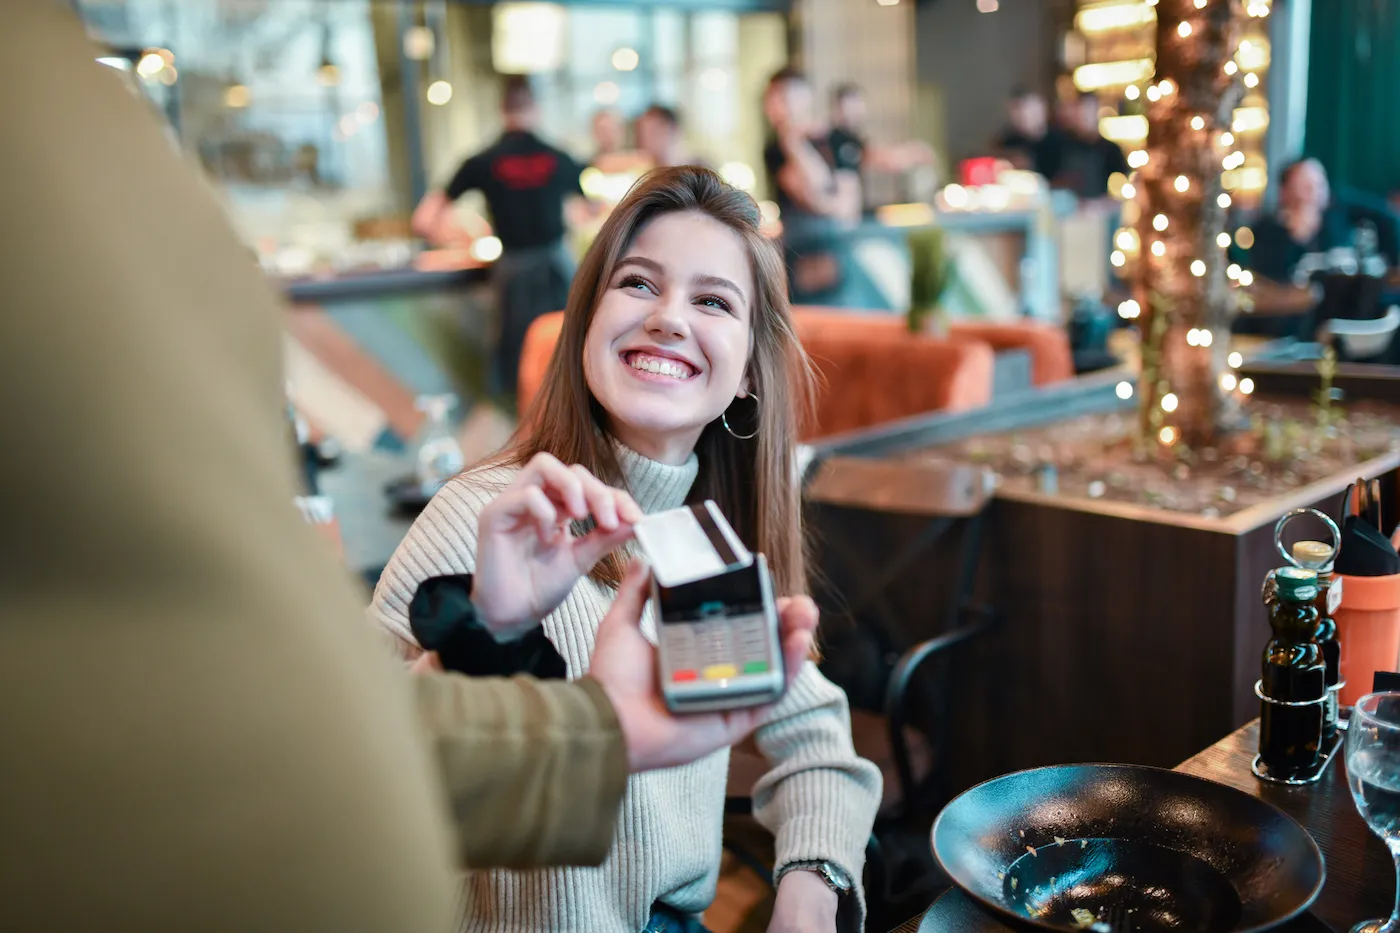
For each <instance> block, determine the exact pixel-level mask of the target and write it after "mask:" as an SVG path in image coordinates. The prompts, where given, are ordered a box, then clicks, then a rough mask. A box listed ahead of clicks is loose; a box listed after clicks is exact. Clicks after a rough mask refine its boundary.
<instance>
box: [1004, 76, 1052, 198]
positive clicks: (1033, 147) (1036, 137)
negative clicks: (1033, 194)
mask: <svg viewBox="0 0 1400 933" xmlns="http://www.w3.org/2000/svg"><path fill="white" fill-rule="evenodd" d="M1006 116H1007V125H1006V128H1005V129H1004V130H1002V131H1001V133H1000V134H998V135H997V138H996V139H995V140H994V141H993V143H992V147H993V150H994V152H995V153H996V154H997V155H999V156H1002V157H1004V158H1005V159H1007V161H1009V162H1010V163H1011V164H1012V165H1014V166H1016V167H1017V168H1018V169H1028V170H1030V171H1032V172H1036V173H1038V174H1040V175H1043V176H1044V177H1045V178H1046V179H1047V180H1048V179H1051V178H1054V177H1055V175H1056V173H1057V172H1058V171H1059V169H1060V161H1061V159H1062V158H1063V157H1064V149H1065V136H1064V133H1062V132H1061V131H1060V130H1059V129H1057V128H1056V127H1053V126H1051V125H1050V122H1049V113H1048V112H1047V108H1046V106H1045V98H1044V97H1042V96H1041V95H1040V94H1039V93H1038V92H1037V91H1034V90H1031V89H1030V88H1017V89H1016V90H1014V91H1012V92H1011V96H1010V97H1009V98H1008V99H1007V102H1006Z"/></svg>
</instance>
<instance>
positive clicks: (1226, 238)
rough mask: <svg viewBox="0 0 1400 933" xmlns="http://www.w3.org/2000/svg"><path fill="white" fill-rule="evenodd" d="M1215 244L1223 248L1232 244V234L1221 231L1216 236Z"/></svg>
mask: <svg viewBox="0 0 1400 933" xmlns="http://www.w3.org/2000/svg"><path fill="white" fill-rule="evenodd" d="M1215 245H1216V246H1218V247H1220V248H1221V249H1225V248H1226V247H1227V246H1229V245H1230V234H1228V233H1225V232H1224V231H1221V233H1220V235H1219V236H1218V237H1216V238H1215Z"/></svg>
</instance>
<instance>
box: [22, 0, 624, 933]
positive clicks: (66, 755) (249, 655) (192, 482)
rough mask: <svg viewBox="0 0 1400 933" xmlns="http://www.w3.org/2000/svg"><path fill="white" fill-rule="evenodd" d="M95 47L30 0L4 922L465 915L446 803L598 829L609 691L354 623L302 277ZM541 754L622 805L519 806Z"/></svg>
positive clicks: (423, 924)
mask: <svg viewBox="0 0 1400 933" xmlns="http://www.w3.org/2000/svg"><path fill="white" fill-rule="evenodd" d="M95 56H96V52H95V51H94V49H93V48H92V46H91V45H89V44H88V42H87V41H86V40H85V39H84V37H83V34H82V27H81V25H80V24H79V23H78V22H77V21H76V20H75V19H74V18H73V16H72V14H71V13H70V12H69V11H68V10H66V9H65V8H64V6H63V5H62V4H59V3H55V2H53V0H9V2H6V3H3V4H0V112H3V113H5V115H6V144H5V145H4V146H3V147H0V197H3V201H4V203H5V211H4V213H3V214H0V229H4V230H5V231H6V233H7V234H8V235H7V236H5V237H4V238H3V241H4V243H5V248H4V249H3V250H0V295H2V296H3V301H0V304H2V305H3V307H4V309H5V310H4V313H3V314H0V399H3V400H4V401H3V404H4V405H5V406H6V410H5V419H4V420H5V430H6V439H5V445H4V448H5V453H4V456H3V457H0V497H2V498H3V509H0V511H3V514H4V515H5V520H4V521H3V522H0V553H3V554H4V555H5V558H4V561H3V562H0V577H3V580H0V592H3V593H4V599H3V607H4V616H5V617H4V620H3V624H0V747H3V748H4V749H5V762H6V764H5V772H6V775H5V788H6V792H5V794H4V795H2V796H0V826H4V827H5V837H6V845H7V846H8V847H10V848H11V849H12V850H13V851H16V852H23V853H24V858H23V861H22V864H19V865H16V866H12V867H11V869H10V870H7V871H6V872H5V873H4V874H3V879H0V929H24V930H30V931H36V930H50V929H54V930H57V929H85V928H92V927H108V928H112V929H140V930H144V931H149V933H163V931H172V933H173V931H179V933H185V931H188V930H192V929H199V930H202V931H246V930H261V931H280V930H298V931H322V930H324V931H335V933H347V931H361V930H363V931H367V933H368V931H382V930H395V931H401V933H415V931H440V930H446V929H448V928H449V927H450V925H451V911H452V904H453V902H454V898H455V896H456V894H457V888H458V885H457V882H456V878H455V874H454V872H453V863H454V861H455V860H454V858H453V851H454V846H453V841H452V837H451V833H450V824H449V821H448V819H447V815H448V812H449V806H450V810H451V812H453V813H455V814H456V815H457V817H458V821H459V823H460V824H461V825H462V827H463V829H464V833H469V832H471V831H472V830H473V828H474V827H476V826H482V825H485V821H486V820H487V819H496V820H500V821H502V822H501V825H500V826H499V827H497V829H496V830H495V832H496V835H495V836H494V837H493V838H494V840H495V842H496V843H498V844H500V845H501V846H502V851H503V853H505V855H506V856H507V857H515V856H517V855H518V856H519V857H520V858H538V859H541V860H546V859H548V860H553V859H554V858H555V857H557V856H560V855H561V854H563V855H567V854H570V853H576V854H587V853H588V852H601V846H602V845H605V843H603V842H602V840H603V837H604V835H605V831H604V830H601V829H597V827H596V824H597V823H598V822H599V821H602V820H604V819H606V820H607V821H609V822H610V821H611V818H612V814H613V812H614V808H615V801H616V798H617V795H618V794H620V792H621V785H622V772H623V770H624V769H625V764H623V763H622V762H623V761H624V760H625V759H624V757H623V755H622V753H621V748H622V743H621V739H620V735H619V734H618V733H617V732H616V730H615V728H614V726H613V724H612V723H611V722H610V721H609V720H608V713H607V707H606V706H605V705H604V704H603V703H601V702H599V701H598V698H597V696H596V694H590V693H589V688H587V687H570V686H568V685H560V686H559V687H558V688H557V689H558V690H560V691H564V690H570V691H576V692H575V693H574V694H573V697H574V699H571V700H569V701H567V702H566V701H564V700H562V699H559V698H561V697H563V696H564V694H563V693H562V692H561V693H558V694H554V693H552V692H551V691H544V692H543V693H539V692H536V691H535V690H534V688H532V687H530V686H529V685H525V684H519V683H510V682H503V681H498V682H478V683H470V682H468V681H465V680H464V679H461V678H445V677H444V678H432V679H428V680H419V681H416V682H414V681H411V680H410V679H409V678H408V677H407V675H406V674H405V673H404V672H403V671H402V670H401V669H398V668H397V667H396V665H395V664H394V662H393V660H392V659H391V658H389V657H388V656H387V655H386V654H385V653H384V652H383V651H382V650H381V647H380V645H378V644H377V643H376V642H375V640H374V636H373V635H372V633H370V632H368V631H366V630H365V627H363V626H362V625H359V624H357V622H358V619H359V618H360V611H359V605H358V599H357V596H356V594H355V590H354V589H353V587H352V585H351V582H350V580H349V578H348V575H347V574H346V573H345V572H344V570H343V568H341V567H338V566H337V565H336V564H335V562H334V561H333V559H332V558H331V556H330V554H329V553H328V551H327V549H325V548H324V545H323V544H322V543H321V542H320V541H319V540H318V539H317V538H316V537H315V535H314V533H313V532H312V531H311V530H310V529H309V528H308V527H306V526H305V524H304V523H303V522H302V521H301V520H300V518H299V517H298V516H297V514H296V512H295V510H294V508H293V507H292V505H291V497H292V495H293V494H294V491H295V485H294V473H293V469H292V462H291V459H290V451H289V449H288V445H287V440H286V433H287V432H286V426H285V424H284V423H283V420H282V417H281V413H282V411H283V406H284V400H283V398H282V388H281V387H282V381H281V367H280V359H279V349H280V345H279V341H278V328H279V324H280V320H279V315H280V314H281V313H283V311H282V307H281V305H280V302H278V301H277V300H276V299H275V297H274V295H273V294H272V292H271V291H270V290H269V288H268V286H267V284H266V283H265V282H264V280H263V278H262V276H261V275H260V273H259V272H258V271H257V269H256V267H255V266H254V265H253V263H252V260H251V257H250V255H249V254H248V252H247V250H246V249H244V248H243V247H242V246H241V245H240V244H239V243H238V242H237V241H236V240H235V238H234V237H233V235H232V233H231V232H230V230H229V227H228V224H227V222H226V220H225V218H224V217H223V216H222V215H221V213H220V212H219V210H218V208H217V207H216V205H215V203H214V201H213V199H212V198H211V197H210V196H209V192H208V191H207V190H206V188H205V186H204V184H203V183H202V182H201V181H200V180H199V179H198V178H197V176H196V175H195V174H194V173H193V172H192V171H191V170H189V169H188V167H187V166H185V165H184V164H182V162H181V159H180V157H179V156H178V155H177V154H176V153H175V152H174V151H172V150H171V148H170V146H169V145H168V143H167V141H166V138H165V136H164V134H163V133H162V131H161V130H160V128H159V126H158V124H157V123H156V121H155V119H154V117H153V116H152V115H151V114H150V112H149V110H148V108H147V106H146V105H145V104H144V103H142V102H139V101H137V100H136V99H135V98H133V97H132V96H131V94H129V93H128V91H127V90H126V89H125V88H124V87H123V86H122V85H121V84H120V82H119V80H118V77H117V75H115V74H114V73H112V72H110V71H108V70H107V69H105V68H104V67H103V66H101V65H98V64H96V63H95V61H94V58H95ZM36 73H43V74H44V75H46V79H45V82H44V87H43V88H42V89H41V90H36V88H35V86H34V85H33V83H32V81H30V80H27V79H26V77H25V76H26V75H31V76H32V75H33V74H36ZM415 690H416V691H418V694H417V697H416V698H415V694H414V691H415ZM541 697H552V698H554V699H555V700H557V702H551V701H550V700H548V699H541ZM570 704H573V705H570ZM425 710H426V711H435V715H433V716H431V717H429V722H430V724H431V725H432V726H433V727H434V729H433V731H434V732H435V733H436V735H435V737H434V739H433V747H434V748H435V749H436V752H437V759H436V760H434V758H433V756H432V755H431V754H430V752H429V747H428V743H425V741H424V736H423V732H422V730H421V729H420V728H419V725H418V724H419V723H420V722H422V720H421V719H420V714H421V713H423V712H424V711H425ZM552 715H562V716H563V720H562V721H563V722H565V723H587V722H592V723H593V732H594V733H595V734H596V735H597V737H598V741H597V744H598V746H599V747H598V751H597V754H596V755H593V756H577V757H575V756H569V757H567V758H566V757H565V756H564V755H561V754H559V752H560V749H561V748H571V747H572V745H571V742H572V740H570V739H569V738H568V737H566V736H561V735H560V734H559V732H557V731H556V730H554V729H551V728H550V723H551V720H550V718H549V717H550V716H552ZM503 739H508V741H506V742H505V743H504V744H506V745H508V746H509V750H508V752H507V753H506V754H504V755H500V756H498V755H497V754H496V753H495V752H494V750H493V749H494V747H495V746H496V745H498V744H501V743H502V740H503ZM561 743H562V745H561ZM608 747H611V748H612V751H608V750H607V749H608ZM468 758H471V759H473V760H470V761H469V760H467V759H468ZM541 761H543V762H546V763H547V764H548V765H549V767H548V768H547V769H546V770H547V771H548V772H549V774H550V775H551V776H550V778H549V782H550V786H552V787H555V788H565V787H568V788H573V787H574V786H575V785H577V786H579V787H581V788H583V789H584V791H583V795H582V797H583V798H586V799H580V807H579V808H578V809H582V808H583V807H596V808H601V809H603V810H605V811H606V815H605V816H600V815H597V814H584V815H583V816H582V817H580V818H581V819H583V820H584V821H585V823H586V824H588V825H584V826H583V827H582V828H581V829H580V828H578V827H577V826H575V827H573V828H569V827H566V826H565V824H566V823H567V822H568V820H569V818H570V816H571V815H570V814H565V813H563V812H562V809H561V810H556V811H555V813H556V821H557V822H556V823H555V824H553V825H551V826H550V827H545V828H544V830H538V829H536V828H532V827H529V826H525V827H523V828H522V829H521V833H522V834H524V835H528V834H529V833H536V835H534V836H531V837H530V838H524V836H520V837H517V836H512V835H511V829H510V825H509V824H508V823H507V822H505V821H507V820H509V819H511V818H513V817H515V816H518V815H517V814H509V812H508V811H509V807H508V804H509V801H511V800H515V799H518V788H517V787H516V785H517V783H518V782H520V781H522V780H526V779H528V778H529V777H530V775H531V774H533V773H534V772H535V771H536V770H537V769H538V768H539V763H540V762H541ZM442 768H445V769H446V771H445V772H444V771H443V770H441V769H442ZM575 768H581V769H582V770H581V771H577V770H574V769H575ZM566 772H567V773H566ZM444 773H445V774H446V776H447V777H449V778H450V780H451V785H450V786H448V787H447V788H446V790H444V784H443V781H442V777H443V776H444ZM580 774H582V775H583V776H582V777H580V776H579V775H580ZM610 800H611V801H612V803H609V801H610ZM503 814H504V815H503ZM518 822H519V821H517V823H518ZM590 826H593V828H590ZM459 848H463V849H465V850H466V851H467V853H468V854H473V851H472V846H471V845H470V844H469V845H466V846H464V847H459ZM475 854H477V855H479V857H480V858H481V859H483V860H484V859H487V858H490V857H491V853H490V852H488V851H485V850H484V849H482V850H481V851H479V852H477V853H475Z"/></svg>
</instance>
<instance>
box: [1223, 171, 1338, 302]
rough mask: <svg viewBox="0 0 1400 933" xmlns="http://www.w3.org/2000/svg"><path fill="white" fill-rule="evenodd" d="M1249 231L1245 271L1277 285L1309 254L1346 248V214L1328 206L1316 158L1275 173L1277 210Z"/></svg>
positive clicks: (1326, 187) (1324, 175) (1328, 197)
mask: <svg viewBox="0 0 1400 933" xmlns="http://www.w3.org/2000/svg"><path fill="white" fill-rule="evenodd" d="M1253 229H1254V246H1253V247H1251V248H1250V250H1249V253H1248V259H1247V262H1248V265H1249V268H1250V269H1251V270H1253V271H1254V273H1255V274H1256V275H1262V276H1265V277H1266V278H1270V279H1273V280H1274V281H1277V282H1287V281H1289V280H1290V279H1291V278H1292V277H1293V271H1294V269H1295V268H1297V266H1298V262H1299V261H1300V260H1301V259H1302V258H1303V257H1304V256H1306V255H1308V254H1309V253H1325V252H1327V251H1328V250H1330V249H1334V248H1336V247H1339V246H1349V245H1351V229H1350V225H1349V224H1348V223H1347V218H1346V214H1345V213H1344V212H1343V211H1342V210H1340V209H1339V208H1336V207H1333V205H1332V192H1331V189H1330V187H1329V185H1328V183H1327V172H1326V170H1324V169H1323V167H1322V163H1320V162H1318V161H1317V160H1316V159H1299V160H1298V161H1297V162H1293V163H1291V164H1290V165H1288V166H1286V167H1285V168H1284V170H1283V171H1282V172H1281V173H1279V191H1278V208H1277V209H1276V210H1275V211H1274V213H1272V214H1267V215H1265V216H1263V217H1261V218H1259V219H1258V220H1257V221H1255V222H1254V224H1253Z"/></svg>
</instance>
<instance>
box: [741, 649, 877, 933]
mask: <svg viewBox="0 0 1400 933" xmlns="http://www.w3.org/2000/svg"><path fill="white" fill-rule="evenodd" d="M754 738H755V740H756V742H757V744H758V747H759V749H760V750H761V751H762V752H763V755H764V757H766V758H767V759H768V760H769V761H770V762H772V768H771V769H770V770H769V771H768V773H767V774H765V775H764V776H763V777H762V778H760V779H759V780H758V782H757V783H756V784H755V785H754V789H753V808H754V816H755V817H756V818H757V819H758V821H759V822H760V823H762V824H763V825H764V826H765V827H767V828H768V829H769V830H770V831H771V832H772V833H773V834H774V836H775V837H776V859H775V862H774V870H775V874H776V872H778V871H781V870H782V869H783V866H785V865H788V864H791V863H792V862H805V861H829V862H832V863H833V864H835V865H839V866H840V867H841V868H842V869H844V870H845V871H846V873H847V874H848V875H849V876H850V877H851V879H852V880H853V881H854V882H855V890H856V906H857V914H858V916H857V919H856V929H863V928H864V923H865V891H864V889H863V888H862V887H861V885H860V877H861V871H862V869H863V867H864V865H865V847H866V844H867V843H868V842H869V841H870V830H871V827H873V826H874V824H875V813H876V811H877V810H878V809H879V807H880V794H881V791H882V780H881V777H880V769H879V768H877V767H875V765H873V764H871V763H870V762H868V761H866V760H865V759H863V758H860V757H858V756H857V755H856V752H855V748H854V746H853V745H852V744H851V716H850V710H849V708H848V707H847V703H846V694H845V693H844V692H842V690H841V689H840V688H839V687H837V686H836V685H835V684H833V683H831V681H829V680H827V679H826V678H825V677H824V676H822V674H821V672H820V671H818V670H817V667H816V665H815V664H812V663H811V662H808V663H807V664H806V665H804V666H803V668H802V671H801V673H799V674H798V676H797V677H796V678H794V679H793V682H792V683H791V684H790V685H789V686H788V691H787V694H786V695H785V696H784V697H783V699H782V700H780V701H779V702H778V704H777V705H776V706H775V707H774V708H773V710H772V712H771V713H769V715H768V716H767V719H766V721H765V723H764V724H763V725H762V726H760V727H759V729H758V731H757V732H756V733H755V735H754Z"/></svg>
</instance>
